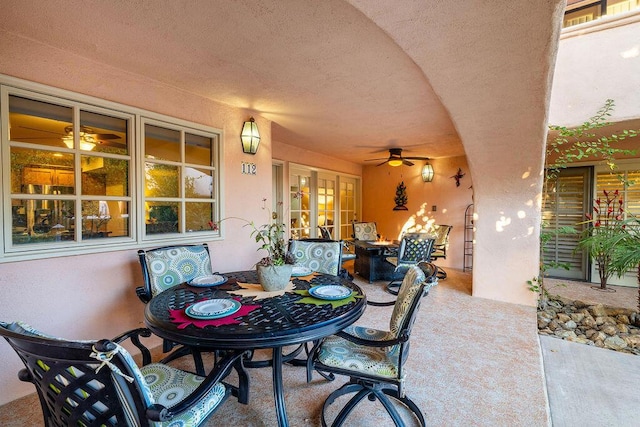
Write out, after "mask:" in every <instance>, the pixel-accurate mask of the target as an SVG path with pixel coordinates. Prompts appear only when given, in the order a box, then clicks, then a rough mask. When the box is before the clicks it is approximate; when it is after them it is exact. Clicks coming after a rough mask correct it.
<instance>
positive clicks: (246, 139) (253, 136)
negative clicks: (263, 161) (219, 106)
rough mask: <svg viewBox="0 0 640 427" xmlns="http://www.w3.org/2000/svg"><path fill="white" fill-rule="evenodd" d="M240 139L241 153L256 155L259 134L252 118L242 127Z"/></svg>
mask: <svg viewBox="0 0 640 427" xmlns="http://www.w3.org/2000/svg"><path fill="white" fill-rule="evenodd" d="M240 139H241V140H242V152H243V153H247V154H256V153H257V152H258V145H260V132H258V125H257V124H256V121H255V120H254V119H253V117H251V118H250V119H249V120H248V121H246V122H244V125H242V133H241V134H240Z"/></svg>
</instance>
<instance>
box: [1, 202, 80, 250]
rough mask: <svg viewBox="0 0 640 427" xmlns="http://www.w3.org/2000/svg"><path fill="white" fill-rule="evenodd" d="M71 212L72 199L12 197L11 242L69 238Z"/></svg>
mask: <svg viewBox="0 0 640 427" xmlns="http://www.w3.org/2000/svg"><path fill="white" fill-rule="evenodd" d="M74 212H75V211H74V202H73V201H72V200H51V199H44V200H43V199H25V200H13V201H12V206H11V214H12V222H11V229H12V236H13V239H12V242H13V244H14V245H21V244H28V243H43V242H56V241H62V240H73V238H74V237H73V229H74V220H73V219H74V217H75V213H74Z"/></svg>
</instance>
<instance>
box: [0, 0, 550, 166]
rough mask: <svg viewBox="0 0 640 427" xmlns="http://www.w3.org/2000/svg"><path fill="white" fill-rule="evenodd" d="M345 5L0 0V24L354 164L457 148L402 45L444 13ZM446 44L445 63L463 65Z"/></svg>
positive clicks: (267, 0)
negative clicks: (248, 117)
mask: <svg viewBox="0 0 640 427" xmlns="http://www.w3.org/2000/svg"><path fill="white" fill-rule="evenodd" d="M554 1H555V0H554ZM351 3H353V4H355V5H357V6H358V8H356V7H354V6H352V5H351V4H350V3H349V2H347V1H344V0H322V1H316V0H263V1H257V0H251V1H250V0H246V1H228V0H154V1H124V0H120V1H116V0H112V1H102V0H57V1H55V2H52V1H17V0H16V1H5V0H3V7H2V14H3V18H2V20H1V21H0V29H3V30H5V31H8V32H10V33H14V34H17V35H20V36H22V37H27V38H31V39H34V40H38V41H41V42H43V43H46V44H48V45H51V46H53V47H56V48H59V49H63V50H66V51H69V52H73V53H76V54H79V55H82V56H84V57H86V58H89V59H91V60H94V61H98V62H102V63H105V64H109V65H111V66H113V67H116V68H120V69H123V70H127V71H129V72H131V73H135V74H139V75H144V76H146V77H148V78H151V79H155V80H158V81H161V82H163V83H165V84H167V85H170V86H172V87H176V88H180V89H182V90H185V91H187V92H190V93H194V94H198V95H201V96H203V97H206V98H209V99H212V100H215V101H217V102H221V103H225V104H229V105H232V106H236V107H241V108H247V109H251V110H254V111H255V112H256V113H257V114H260V115H262V116H264V117H265V118H267V119H269V120H272V121H273V128H272V138H273V139H274V140H275V141H280V142H284V143H288V144H291V145H296V146H300V147H305V148H309V149H311V150H314V151H318V152H322V153H326V154H329V155H332V156H335V157H339V158H343V159H348V160H352V161H357V162H362V161H363V160H365V159H368V158H372V157H376V158H377V157H384V156H385V154H386V153H385V151H386V148H389V147H403V148H405V150H406V151H405V152H404V154H405V155H410V156H411V155H413V156H429V157H448V156H455V155H463V154H464V149H463V147H462V144H461V142H460V138H459V136H458V133H457V132H456V129H455V128H454V126H453V124H452V120H451V118H450V115H449V113H448V112H447V110H446V109H445V108H444V107H443V104H442V102H441V101H440V99H439V97H438V96H437V95H436V94H435V93H434V91H433V89H432V87H431V85H430V82H429V80H428V76H425V74H424V71H423V70H425V69H427V67H426V66H425V65H424V64H421V66H420V67H419V66H418V65H416V62H418V61H416V60H414V59H413V58H412V57H411V56H410V55H408V54H407V53H406V52H405V50H407V51H410V50H411V49H414V50H415V48H416V46H418V47H419V46H420V45H425V46H428V45H435V46H436V47H437V46H441V45H442V43H446V40H443V39H442V38H441V37H440V35H439V31H438V26H439V25H437V24H438V22H437V20H438V19H442V18H443V17H444V18H446V15H440V16H429V10H428V9H427V8H426V7H425V6H428V5H430V2H425V1H417V0H413V1H408V2H407V7H406V8H405V7H404V3H396V2H391V1H382V0H381V1H370V2H359V1H355V0H354V1H352V2H351ZM436 3H438V4H439V5H440V10H444V11H445V12H444V13H451V14H454V13H461V14H463V16H465V17H469V16H473V13H474V11H475V10H478V11H482V13H478V14H477V16H479V17H480V16H483V15H486V14H487V6H486V3H485V2H478V1H468V2H465V8H464V9H461V8H460V9H456V8H455V7H453V6H451V3H449V2H443V1H435V0H434V3H432V4H433V5H435V4H436ZM358 4H360V5H358ZM507 4H510V3H507ZM400 5H402V6H400ZM447 5H448V6H447ZM390 6H392V7H390ZM445 6H446V8H445V9H443V7H445ZM409 7H410V8H413V9H416V11H419V12H420V13H413V12H411V13H407V12H408V11H410V10H411V9H409ZM500 9H504V7H501V8H496V10H497V11H498V12H499V10H500ZM361 10H362V11H361ZM368 10H369V12H367V11H368ZM496 10H493V11H490V13H491V14H493V15H495V13H496ZM382 11H383V12H384V14H383V15H381V12H382ZM363 12H364V13H368V14H369V15H371V16H374V15H375V21H374V20H372V19H371V18H369V17H367V16H366V15H365V14H364V13H363ZM492 20H494V21H495V22H500V19H499V16H492ZM405 23H406V24H407V25H405ZM385 24H389V25H385ZM501 25H504V26H508V25H509V22H508V21H505V22H502V24H501ZM512 25H513V26H514V27H515V26H516V25H517V23H513V24H512ZM409 27H410V28H412V29H413V30H412V33H411V34H407V33H406V28H409ZM382 28H385V30H383V29H382ZM385 31H388V32H389V33H387V32H385ZM516 31H517V30H516ZM393 33H395V34H396V35H400V36H401V39H402V41H403V42H404V43H403V44H404V46H405V47H404V49H405V50H403V48H401V47H400V46H399V45H398V44H397V43H396V41H395V39H394V37H392V36H393V35H394V34H393ZM502 33H507V34H508V33H509V31H506V32H505V31H503V32H502ZM459 35H460V38H464V37H465V28H464V27H460V28H459ZM408 39H410V40H408ZM455 53H456V52H452V53H451V56H452V62H451V63H449V64H448V66H449V67H460V66H464V62H463V60H464V58H459V57H456V55H455ZM507 53H508V52H507ZM412 54H413V55H414V56H416V55H417V56H419V53H412ZM423 60H424V57H422V58H421V59H420V62H421V61H423ZM532 60H535V58H534V59H532ZM530 61H531V60H530ZM420 62H419V63H420ZM443 65H444V64H443ZM527 65H528V64H527V62H526V61H524V62H523V63H520V64H518V66H519V67H527ZM431 66H432V67H437V66H439V64H431ZM468 66H470V67H472V66H473V64H468ZM488 68H489V72H491V65H490V64H489V66H488ZM478 71H481V70H478ZM494 72H495V70H494ZM509 72H513V73H517V72H518V70H517V69H515V70H509ZM451 84H452V85H458V84H460V83H459V82H455V81H452V82H451ZM465 84H475V83H474V82H465ZM488 89H490V88H488Z"/></svg>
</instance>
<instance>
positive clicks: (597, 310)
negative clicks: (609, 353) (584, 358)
mask: <svg viewBox="0 0 640 427" xmlns="http://www.w3.org/2000/svg"><path fill="white" fill-rule="evenodd" d="M537 321H538V332H539V333H540V334H542V335H549V336H554V337H557V338H561V339H565V340H567V341H572V342H578V343H582V344H587V345H594V346H596V347H601V348H606V349H610V350H615V351H621V352H625V353H630V354H635V355H640V327H638V325H639V324H640V315H639V314H638V312H637V311H634V310H629V309H625V308H618V307H609V306H605V305H603V304H588V303H586V302H584V301H571V300H569V299H566V298H560V297H554V298H552V299H550V300H549V303H548V305H547V307H546V308H545V310H539V311H538V313H537Z"/></svg>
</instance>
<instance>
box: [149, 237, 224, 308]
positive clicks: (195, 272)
mask: <svg viewBox="0 0 640 427" xmlns="http://www.w3.org/2000/svg"><path fill="white" fill-rule="evenodd" d="M138 257H139V258H140V265H141V266H142V275H143V277H144V280H145V288H146V290H147V291H148V292H149V293H150V295H148V297H150V298H151V297H154V296H156V295H157V294H159V293H160V292H162V291H164V290H165V289H169V288H171V287H173V286H177V285H179V284H181V283H184V282H188V281H189V280H191V279H194V278H196V277H199V276H209V275H211V274H213V272H212V270H211V257H210V255H209V247H208V246H207V244H206V243H205V244H201V245H184V246H167V247H162V248H157V249H151V250H147V251H145V250H139V251H138Z"/></svg>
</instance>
